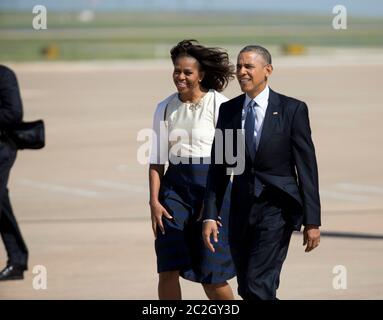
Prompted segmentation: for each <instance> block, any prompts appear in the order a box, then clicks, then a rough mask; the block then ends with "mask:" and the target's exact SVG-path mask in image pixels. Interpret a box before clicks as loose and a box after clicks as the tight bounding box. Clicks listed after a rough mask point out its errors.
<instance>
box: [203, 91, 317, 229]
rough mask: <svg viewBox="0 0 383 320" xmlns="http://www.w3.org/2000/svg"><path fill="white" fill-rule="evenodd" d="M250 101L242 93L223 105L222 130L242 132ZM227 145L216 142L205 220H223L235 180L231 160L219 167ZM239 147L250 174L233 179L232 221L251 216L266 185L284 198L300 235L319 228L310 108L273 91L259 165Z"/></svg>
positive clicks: (233, 144)
mask: <svg viewBox="0 0 383 320" xmlns="http://www.w3.org/2000/svg"><path fill="white" fill-rule="evenodd" d="M244 101H245V94H242V95H240V96H238V97H236V98H234V99H231V100H229V101H227V102H225V103H223V104H222V105H221V108H220V111H219V117H218V122H217V129H220V130H225V129H234V130H239V129H242V126H241V119H242V108H243V104H244ZM240 136H242V137H243V135H240ZM234 137H236V135H234ZM242 139H243V138H242ZM242 142H243V141H242ZM226 143H227V142H226V141H225V134H223V143H222V144H221V143H220V145H219V146H218V143H217V145H216V141H214V143H213V147H212V164H211V165H210V169H209V175H208V182H207V189H206V194H205V200H204V212H203V218H204V219H217V218H218V216H219V211H220V208H221V205H222V199H223V196H224V192H225V190H226V187H227V185H228V183H229V180H230V175H228V174H227V168H229V167H230V166H235V165H229V164H228V162H227V161H225V157H224V161H223V164H216V163H215V155H216V152H217V150H216V148H219V149H220V150H218V151H219V152H223V154H225V147H224V146H226ZM238 143H239V141H238V140H237V139H236V138H234V139H233V142H232V147H233V150H234V155H235V156H237V157H240V158H242V160H244V161H245V170H244V172H243V173H242V174H239V175H234V177H233V185H232V194H231V218H232V219H236V217H237V216H246V215H249V214H250V209H251V205H252V202H253V200H254V196H253V194H254V188H255V185H256V184H261V186H262V187H266V188H269V190H273V191H272V192H273V195H275V197H278V199H279V201H280V203H281V206H282V207H283V209H284V212H285V213H286V214H287V215H288V219H290V221H291V223H292V225H293V228H294V229H296V230H300V228H301V225H302V224H304V225H307V224H312V225H318V226H319V225H320V224H321V221H320V200H319V191H318V170H317V162H316V157H315V149H314V145H313V142H312V139H311V129H310V123H309V117H308V109H307V106H306V104H305V103H304V102H302V101H299V100H297V99H294V98H291V97H287V96H284V95H281V94H279V93H276V92H274V91H273V90H271V89H270V94H269V101H268V107H267V110H266V115H265V118H264V122H263V129H262V133H261V139H260V142H259V146H258V148H257V152H256V156H255V160H254V161H252V160H251V158H250V156H249V155H248V152H247V151H243V150H244V149H243V148H242V149H239V150H240V151H239V152H240V153H239V154H236V152H235V151H236V150H237V145H238ZM241 150H242V151H241ZM243 158H244V159H243Z"/></svg>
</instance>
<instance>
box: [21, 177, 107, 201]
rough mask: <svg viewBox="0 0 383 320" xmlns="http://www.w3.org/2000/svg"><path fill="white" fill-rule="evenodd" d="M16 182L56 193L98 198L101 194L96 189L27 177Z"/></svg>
mask: <svg viewBox="0 0 383 320" xmlns="http://www.w3.org/2000/svg"><path fill="white" fill-rule="evenodd" d="M17 183H18V184H20V185H23V186H28V187H32V188H36V189H41V190H48V191H52V192H58V193H66V194H71V195H76V196H80V197H85V198H99V197H101V196H103V194H102V193H101V192H98V191H93V190H87V189H81V188H72V187H66V186H62V185H57V184H52V183H46V182H38V181H32V180H28V179H20V180H18V181H17Z"/></svg>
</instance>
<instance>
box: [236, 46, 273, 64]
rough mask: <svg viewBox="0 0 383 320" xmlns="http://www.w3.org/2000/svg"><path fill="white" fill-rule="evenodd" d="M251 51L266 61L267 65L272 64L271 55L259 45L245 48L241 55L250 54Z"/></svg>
mask: <svg viewBox="0 0 383 320" xmlns="http://www.w3.org/2000/svg"><path fill="white" fill-rule="evenodd" d="M249 51H252V52H255V53H257V54H259V55H261V56H262V58H263V60H265V62H266V63H267V64H271V54H270V52H269V51H268V50H267V49H266V48H264V47H262V46H259V45H255V44H252V45H249V46H246V47H244V48H243V49H242V50H241V51H240V52H239V53H240V54H241V53H242V52H249Z"/></svg>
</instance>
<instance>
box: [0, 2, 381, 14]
mask: <svg viewBox="0 0 383 320" xmlns="http://www.w3.org/2000/svg"><path fill="white" fill-rule="evenodd" d="M37 4H42V5H45V6H46V7H47V9H48V10H49V9H50V10H55V11H56V10H84V9H94V10H118V11H121V10H129V11H132V10H152V11H160V10H180V11H189V10H246V11H253V12H256V11H272V12H276V11H283V12H288V13H300V12H302V13H314V14H328V13H331V12H332V8H333V7H334V6H335V5H337V4H341V5H344V6H346V8H347V11H348V14H349V15H354V16H375V17H382V16H383V1H382V0H263V1H257V0H207V1H206V0H1V2H0V10H15V9H16V10H26V11H29V10H32V8H33V6H35V5H37Z"/></svg>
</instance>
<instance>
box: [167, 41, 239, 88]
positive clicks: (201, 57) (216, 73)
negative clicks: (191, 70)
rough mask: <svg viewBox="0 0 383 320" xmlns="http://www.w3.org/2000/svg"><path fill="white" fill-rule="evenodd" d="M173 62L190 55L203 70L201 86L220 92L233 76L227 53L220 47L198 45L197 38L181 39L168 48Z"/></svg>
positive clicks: (232, 68) (232, 67)
mask: <svg viewBox="0 0 383 320" xmlns="http://www.w3.org/2000/svg"><path fill="white" fill-rule="evenodd" d="M170 56H171V58H172V61H173V64H174V63H175V62H176V60H177V58H179V57H182V56H190V57H193V58H194V59H196V60H197V61H198V63H199V65H200V71H203V72H205V76H204V77H203V79H202V81H201V86H202V87H203V88H205V89H214V90H217V91H218V92H221V91H222V90H223V89H225V88H226V87H227V85H228V83H229V81H230V80H232V79H233V78H234V66H233V65H232V64H231V63H230V60H229V55H228V54H227V52H226V51H224V50H223V49H221V48H208V47H204V46H202V45H200V44H199V43H198V41H197V40H183V41H181V42H179V43H178V44H177V45H176V46H175V47H173V48H172V49H171V50H170Z"/></svg>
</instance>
